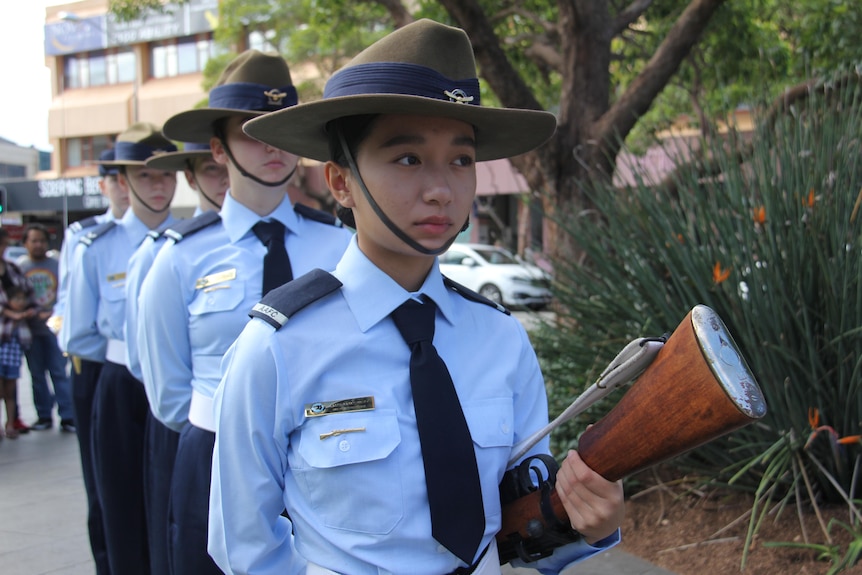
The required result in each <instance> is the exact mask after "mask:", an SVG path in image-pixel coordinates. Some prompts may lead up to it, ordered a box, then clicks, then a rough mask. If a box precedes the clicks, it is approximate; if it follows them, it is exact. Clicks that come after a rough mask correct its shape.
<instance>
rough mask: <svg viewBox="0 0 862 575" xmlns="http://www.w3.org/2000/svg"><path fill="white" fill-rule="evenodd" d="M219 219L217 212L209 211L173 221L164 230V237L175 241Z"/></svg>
mask: <svg viewBox="0 0 862 575" xmlns="http://www.w3.org/2000/svg"><path fill="white" fill-rule="evenodd" d="M220 220H221V216H219V214H218V212H215V211H209V212H204V213H202V214H200V215H199V216H195V217H194V218H190V219H188V220H182V221H179V222H176V223H174V224H173V225H172V226H170V227H169V228H168V229H166V230H165V231H164V234H165V237H167V238H171V239H172V240H174V241H175V242H179V241H180V240H182V239H183V238H187V237H189V236H190V235H192V234H195V233H197V232H199V231H201V230H202V229H204V228H207V227H209V226H211V225H213V224H214V223H216V222H218V221H220Z"/></svg>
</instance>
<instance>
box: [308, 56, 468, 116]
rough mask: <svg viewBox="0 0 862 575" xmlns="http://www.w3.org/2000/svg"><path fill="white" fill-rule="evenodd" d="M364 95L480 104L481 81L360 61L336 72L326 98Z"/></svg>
mask: <svg viewBox="0 0 862 575" xmlns="http://www.w3.org/2000/svg"><path fill="white" fill-rule="evenodd" d="M362 94H372V95H380V94H399V95H404V96H422V97H425V98H434V99H435V100H443V101H447V102H458V103H461V104H470V105H471V106H478V105H479V80H478V79H477V78H470V79H467V80H452V79H450V78H447V77H446V76H444V75H442V74H440V73H439V72H437V71H435V70H432V69H431V68H426V67H425V66H418V65H416V64H405V63H401V62H384V63H378V64H359V65H356V66H350V67H349V68H344V69H342V70H340V71H338V72H337V73H336V74H335V75H333V76H332V77H331V78H330V79H329V82H327V83H326V88H325V90H324V92H323V98H324V99H328V98H338V97H339V96H359V95H362Z"/></svg>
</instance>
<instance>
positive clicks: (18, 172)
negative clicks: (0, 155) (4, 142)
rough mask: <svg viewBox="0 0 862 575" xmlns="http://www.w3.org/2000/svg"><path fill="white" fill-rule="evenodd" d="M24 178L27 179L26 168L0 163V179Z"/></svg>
mask: <svg viewBox="0 0 862 575" xmlns="http://www.w3.org/2000/svg"><path fill="white" fill-rule="evenodd" d="M25 177H27V168H26V166H19V165H16V164H4V163H0V178H25Z"/></svg>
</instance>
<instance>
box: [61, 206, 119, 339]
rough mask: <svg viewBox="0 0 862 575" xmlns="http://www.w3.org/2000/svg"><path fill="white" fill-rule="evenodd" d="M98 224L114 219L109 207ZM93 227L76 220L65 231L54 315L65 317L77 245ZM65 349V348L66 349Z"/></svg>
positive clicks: (97, 220)
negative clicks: (70, 275) (86, 226)
mask: <svg viewBox="0 0 862 575" xmlns="http://www.w3.org/2000/svg"><path fill="white" fill-rule="evenodd" d="M94 218H95V220H96V223H97V225H98V224H102V223H105V222H109V221H111V220H113V219H114V214H113V213H112V212H111V209H110V208H108V211H106V212H105V213H104V214H99V215H97V216H94ZM90 229H92V228H83V227H81V225H80V224H79V223H78V222H75V223H73V224H71V225H69V227H67V228H66V231H65V232H64V233H63V245H61V246H60V271H59V273H60V277H59V278H58V281H57V301H56V303H55V304H54V310H53V312H52V313H53V315H55V316H57V317H63V314H64V312H65V310H66V297H67V294H68V292H69V273H70V271H71V270H72V269H73V268H72V265H73V262H72V258H73V257H74V255H75V247H76V246H77V245H78V241H80V239H81V237H82V236H83V235H84V234H86V233H87V232H88V231H89V230H90ZM64 351H65V350H64Z"/></svg>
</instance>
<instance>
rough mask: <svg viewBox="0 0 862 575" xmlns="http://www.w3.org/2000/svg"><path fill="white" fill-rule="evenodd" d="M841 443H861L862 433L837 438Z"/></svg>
mask: <svg viewBox="0 0 862 575" xmlns="http://www.w3.org/2000/svg"><path fill="white" fill-rule="evenodd" d="M838 443H840V444H841V445H853V444H854V443H862V435H848V436H847V437H842V438H841V439H839V440H838Z"/></svg>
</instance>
